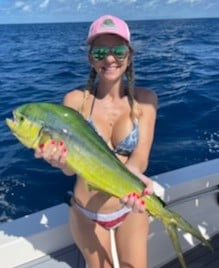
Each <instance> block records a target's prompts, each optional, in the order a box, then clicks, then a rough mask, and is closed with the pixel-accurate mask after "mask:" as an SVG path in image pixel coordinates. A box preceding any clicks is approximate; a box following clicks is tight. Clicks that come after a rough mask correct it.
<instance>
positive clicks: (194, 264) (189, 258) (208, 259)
mask: <svg viewBox="0 0 219 268" xmlns="http://www.w3.org/2000/svg"><path fill="white" fill-rule="evenodd" d="M211 244H212V246H213V248H214V251H213V252H212V251H210V250H209V249H208V248H207V247H204V246H202V245H199V246H197V247H196V248H194V249H192V250H190V251H188V252H186V253H185V254H184V256H185V259H186V264H187V268H204V267H208V268H218V267H219V234H217V235H215V236H214V237H213V238H212V240H211ZM162 268H181V266H180V265H179V262H178V260H176V259H175V260H173V261H171V262H170V263H169V264H167V265H165V266H163V267H162Z"/></svg>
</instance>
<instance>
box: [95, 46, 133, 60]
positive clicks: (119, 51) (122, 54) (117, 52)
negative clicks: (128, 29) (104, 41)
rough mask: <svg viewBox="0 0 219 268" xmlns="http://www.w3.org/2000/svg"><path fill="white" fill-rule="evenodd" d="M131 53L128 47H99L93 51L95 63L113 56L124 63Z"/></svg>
mask: <svg viewBox="0 0 219 268" xmlns="http://www.w3.org/2000/svg"><path fill="white" fill-rule="evenodd" d="M128 52H129V47H128V46H126V45H120V46H113V47H106V46H99V47H93V48H92V49H91V52H90V53H91V55H92V57H93V59H94V60H95V61H100V60H103V59H104V58H106V57H107V56H108V55H110V54H112V55H113V56H114V57H116V59H117V60H119V61H124V60H125V58H126V57H127V55H128Z"/></svg>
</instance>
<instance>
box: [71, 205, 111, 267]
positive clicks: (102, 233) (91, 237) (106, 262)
mask: <svg viewBox="0 0 219 268" xmlns="http://www.w3.org/2000/svg"><path fill="white" fill-rule="evenodd" d="M70 226H71V232H72V234H73V239H74V241H75V243H76V245H77V246H78V247H79V249H80V251H81V253H82V254H83V256H84V258H85V261H86V263H87V265H88V267H89V268H112V267H113V265H112V255H111V249H110V233H109V231H107V230H106V229H104V228H103V227H101V226H100V225H98V224H97V223H95V222H93V221H91V220H90V219H88V218H87V217H86V216H84V215H83V214H82V213H81V212H80V211H79V210H78V209H77V207H75V205H74V204H73V205H72V207H71V210H70Z"/></svg>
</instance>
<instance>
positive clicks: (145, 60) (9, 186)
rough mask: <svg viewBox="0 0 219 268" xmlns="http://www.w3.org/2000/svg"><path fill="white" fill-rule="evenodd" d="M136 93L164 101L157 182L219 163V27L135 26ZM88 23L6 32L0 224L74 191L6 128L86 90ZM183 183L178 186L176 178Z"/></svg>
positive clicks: (1, 71) (153, 168) (154, 168)
mask: <svg viewBox="0 0 219 268" xmlns="http://www.w3.org/2000/svg"><path fill="white" fill-rule="evenodd" d="M129 25H130V28H131V31H132V40H133V47H134V49H135V58H134V66H135V71H136V85H137V86H144V87H149V88H152V89H153V90H155V92H156V93H157V95H158V98H159V107H158V117H157V123H156V132H155V138H154V144H153V147H152V152H151V157H150V164H149V168H148V171H147V173H146V174H147V175H149V176H152V175H156V174H159V173H162V172H166V171H170V170H173V169H176V168H180V167H184V166H187V165H191V164H194V163H198V162H202V161H207V160H210V159H215V158H218V157H219V19H187V20H161V21H159V20H157V21H132V22H129ZM88 27H89V24H88V23H63V24H27V25H0V40H1V42H0V63H1V64H0V89H1V90H0V103H1V105H0V129H1V142H0V156H1V160H0V222H4V221H7V220H10V219H15V218H18V217H21V216H23V215H26V214H30V213H32V212H35V211H38V210H40V209H43V208H47V207H50V206H52V205H55V204H58V203H60V202H63V200H64V196H65V193H66V192H67V191H68V190H71V189H72V187H73V185H74V181H75V180H74V177H72V178H69V177H66V176H64V175H63V174H62V173H61V172H60V171H58V170H56V169H54V168H51V167H50V166H49V165H48V164H47V163H45V162H43V161H42V160H37V159H35V158H34V156H33V151H32V150H29V149H26V148H24V147H23V146H22V145H21V144H20V143H19V142H18V141H17V140H16V139H15V137H13V135H12V134H11V133H10V131H9V129H8V128H7V127H6V125H5V118H6V117H11V112H12V109H14V108H15V107H17V106H19V105H20V104H23V103H26V102H32V101H51V102H55V103H60V102H61V101H62V98H63V96H64V94H65V93H66V92H68V91H70V90H71V89H73V88H79V87H83V86H84V85H85V83H86V79H87V74H88V71H89V65H88V62H87V50H88V48H87V46H86V44H85V38H86V35H87V31H88ZM176 180H177V178H176Z"/></svg>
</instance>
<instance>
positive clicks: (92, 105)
mask: <svg viewBox="0 0 219 268" xmlns="http://www.w3.org/2000/svg"><path fill="white" fill-rule="evenodd" d="M96 94H97V87H95V90H94V97H93V100H92V104H91V108H90V114H89V118H91V116H92V113H93V109H94V103H95V100H96Z"/></svg>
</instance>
